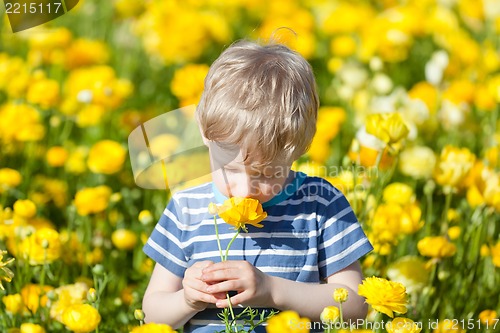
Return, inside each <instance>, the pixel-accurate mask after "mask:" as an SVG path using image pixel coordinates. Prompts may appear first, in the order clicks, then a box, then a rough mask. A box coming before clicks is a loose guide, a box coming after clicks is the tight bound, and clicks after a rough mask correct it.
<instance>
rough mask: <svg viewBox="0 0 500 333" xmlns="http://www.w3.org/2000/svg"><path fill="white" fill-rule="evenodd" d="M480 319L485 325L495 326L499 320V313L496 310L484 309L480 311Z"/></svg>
mask: <svg viewBox="0 0 500 333" xmlns="http://www.w3.org/2000/svg"><path fill="white" fill-rule="evenodd" d="M479 320H481V322H482V323H483V324H485V325H489V326H493V325H494V324H495V322H498V314H497V312H496V311H495V310H483V311H481V313H479Z"/></svg>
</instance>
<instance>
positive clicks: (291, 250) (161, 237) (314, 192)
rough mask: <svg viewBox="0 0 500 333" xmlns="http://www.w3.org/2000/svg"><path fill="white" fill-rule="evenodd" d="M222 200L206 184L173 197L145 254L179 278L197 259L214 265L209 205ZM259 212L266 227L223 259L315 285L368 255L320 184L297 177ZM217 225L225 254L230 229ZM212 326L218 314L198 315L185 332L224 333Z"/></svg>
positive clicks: (335, 193)
mask: <svg viewBox="0 0 500 333" xmlns="http://www.w3.org/2000/svg"><path fill="white" fill-rule="evenodd" d="M225 199H227V198H225V197H224V196H223V195H222V194H221V193H220V192H219V191H218V190H217V188H215V186H214V185H213V184H212V183H207V184H204V185H201V186H198V187H195V188H191V189H188V190H184V191H182V192H179V193H176V194H174V196H173V197H172V199H171V200H170V202H169V204H168V206H167V208H166V209H165V211H164V213H163V215H162V217H161V218H160V220H159V222H158V224H157V225H156V227H155V229H154V231H153V233H152V234H151V237H150V238H149V240H148V242H147V243H146V245H145V246H144V252H145V253H146V254H147V255H148V256H150V257H151V258H152V259H153V260H155V261H156V262H157V263H159V264H160V265H162V266H163V267H165V268H166V269H168V270H169V271H171V272H172V273H174V274H175V275H177V276H179V277H180V278H182V277H183V276H184V272H185V270H186V269H187V268H188V267H189V266H191V265H192V264H193V263H195V262H197V261H202V260H212V261H214V262H217V261H220V256H219V250H218V247H217V242H216V238H215V229H214V218H213V216H212V215H210V214H209V213H208V208H207V207H208V205H209V204H210V203H211V202H216V203H222V201H223V200H225ZM263 207H264V209H265V211H266V212H267V214H268V216H267V218H266V219H265V220H264V221H263V222H262V225H263V226H264V227H263V228H255V227H253V226H251V225H250V226H248V233H241V234H240V236H239V237H238V238H237V239H236V240H235V242H234V243H233V245H232V246H231V250H230V251H229V260H246V261H248V262H250V263H251V264H253V265H254V266H255V267H257V268H258V269H260V270H261V271H263V272H265V273H267V274H269V275H273V276H278V277H282V278H286V279H289V280H294V281H299V282H307V283H319V282H320V281H322V280H325V279H326V278H327V277H328V276H330V275H332V274H334V273H336V272H338V271H340V270H341V269H343V268H345V267H347V266H349V265H350V264H351V263H353V262H354V261H356V260H358V259H359V258H360V257H362V256H363V255H365V254H366V253H368V252H370V251H371V250H372V249H373V248H372V246H371V244H370V243H369V241H368V239H367V238H366V236H365V234H364V232H363V230H362V229H361V226H360V225H359V223H358V221H357V219H356V216H355V215H354V212H353V211H352V208H351V206H350V205H349V203H348V201H347V200H346V198H345V197H344V195H343V194H342V193H341V192H340V191H339V190H337V189H336V188H335V187H333V186H332V185H330V184H329V183H328V182H327V181H326V180H324V179H322V178H317V177H308V176H306V175H305V174H303V173H300V172H299V173H296V174H295V178H294V180H293V181H292V182H291V183H290V184H289V185H288V186H287V187H286V188H285V190H284V191H282V192H281V193H280V194H278V195H277V196H275V197H274V198H273V199H271V200H270V201H268V202H266V203H264V204H263ZM217 223H218V227H219V235H220V240H221V245H222V248H223V249H225V248H226V246H227V244H228V243H229V241H230V239H231V238H232V237H233V235H234V232H235V231H234V229H233V227H232V226H230V225H228V224H226V223H224V221H223V220H222V219H220V218H217ZM200 323H203V324H200ZM208 324H210V325H208ZM217 324H220V319H219V318H217V317H216V316H215V317H213V316H212V317H207V316H204V315H203V313H200V314H198V315H197V316H195V317H194V318H193V319H192V321H191V322H190V323H189V325H187V327H186V329H187V331H185V332H196V333H199V332H214V331H215V330H220V329H223V328H224V327H222V326H217Z"/></svg>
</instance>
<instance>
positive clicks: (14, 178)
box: [0, 168, 23, 193]
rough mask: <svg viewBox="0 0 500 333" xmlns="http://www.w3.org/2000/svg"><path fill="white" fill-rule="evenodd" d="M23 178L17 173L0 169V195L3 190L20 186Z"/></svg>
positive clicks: (7, 169) (12, 170) (8, 169)
mask: <svg viewBox="0 0 500 333" xmlns="http://www.w3.org/2000/svg"><path fill="white" fill-rule="evenodd" d="M22 179H23V177H22V176H21V174H20V173H19V171H17V170H14V169H10V168H2V169H0V193H2V191H3V189H4V188H9V187H16V186H18V185H19V184H21V181H22Z"/></svg>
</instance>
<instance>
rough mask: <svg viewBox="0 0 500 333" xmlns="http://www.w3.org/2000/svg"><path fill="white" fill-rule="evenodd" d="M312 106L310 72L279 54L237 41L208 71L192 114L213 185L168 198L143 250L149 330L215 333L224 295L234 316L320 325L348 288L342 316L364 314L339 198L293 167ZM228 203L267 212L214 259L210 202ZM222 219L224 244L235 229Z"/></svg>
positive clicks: (359, 248) (349, 217)
mask: <svg viewBox="0 0 500 333" xmlns="http://www.w3.org/2000/svg"><path fill="white" fill-rule="evenodd" d="M318 107H319V101H318V97H317V92H316V83H315V80H314V75H313V73H312V69H311V67H310V65H309V64H308V63H307V61H306V60H305V59H303V58H302V57H301V56H300V55H298V54H297V53H296V52H294V51H291V50H290V49H288V48H287V47H286V46H283V45H266V46H260V45H257V44H254V43H250V42H239V43H236V44H234V45H232V46H230V47H229V48H228V49H227V50H225V51H224V52H223V53H222V54H221V56H220V57H219V58H218V59H217V60H216V61H215V62H214V63H213V64H212V66H211V68H210V71H209V73H208V75H207V77H206V79H205V90H204V92H203V95H202V97H201V100H200V103H199V105H198V108H197V111H196V116H197V120H198V122H199V125H200V129H201V131H202V134H203V136H204V138H205V140H206V144H207V145H208V147H209V152H210V159H211V167H212V179H213V182H212V183H208V184H205V185H201V186H198V187H195V188H192V189H188V190H185V191H182V192H179V193H176V194H175V195H174V196H173V197H172V199H171V200H170V203H169V205H168V206H167V208H166V210H165V212H164V214H163V216H162V217H161V219H160V221H159V222H158V224H157V226H156V228H155V230H154V231H153V233H152V235H151V237H150V239H149V240H148V242H147V244H146V245H145V247H144V251H145V252H146V254H148V255H149V256H150V257H151V258H152V259H154V260H155V261H156V262H157V264H156V266H155V269H154V271H153V274H152V276H151V280H150V282H149V285H148V287H147V290H146V292H145V295H144V300H143V310H144V312H145V314H146V318H145V319H146V321H147V322H162V323H167V324H169V325H170V326H172V327H174V328H178V327H182V326H183V325H185V324H187V325H186V326H185V327H184V330H185V332H214V331H217V330H223V329H224V327H223V326H222V325H221V321H220V319H219V318H218V317H217V313H218V312H220V308H223V307H227V306H228V302H227V300H226V292H229V291H236V292H237V293H236V294H235V295H234V296H232V297H231V303H232V304H233V306H234V307H235V308H237V305H240V306H252V307H254V308H256V307H264V308H276V309H278V310H289V309H290V310H294V311H296V312H298V313H299V314H300V315H301V316H303V317H308V318H310V319H311V320H315V321H317V320H319V315H320V313H321V311H322V310H323V308H324V307H325V306H328V305H333V304H335V303H334V302H333V299H332V294H333V290H334V289H335V288H339V287H343V288H347V289H348V291H349V298H348V301H347V302H346V303H345V304H343V311H344V318H346V319H352V320H356V319H358V318H364V317H365V315H366V311H367V309H366V305H365V304H364V299H363V298H362V297H360V296H358V295H357V286H358V284H359V283H361V280H362V273H361V270H360V266H359V263H358V259H359V258H360V257H361V256H363V255H364V254H366V253H367V252H369V251H371V250H372V246H371V245H370V243H369V242H368V240H367V238H366V236H365V234H364V233H363V231H362V230H361V227H360V225H359V223H358V222H357V220H356V217H355V215H354V213H353V211H352V209H351V207H350V205H349V203H348V202H347V200H346V199H345V197H344V196H343V195H342V193H341V192H340V191H338V190H337V189H335V188H334V187H333V186H331V185H330V184H329V183H328V182H327V181H325V180H323V179H321V178H316V177H308V176H306V175H305V174H303V173H299V172H297V173H296V172H293V171H291V170H290V168H291V165H292V162H293V161H294V160H296V159H297V158H298V157H299V156H301V155H302V154H304V153H305V152H306V151H307V148H308V146H309V145H310V143H311V140H312V138H313V136H314V133H315V129H316V118H317V110H318ZM232 196H237V197H252V198H255V199H258V200H259V201H260V202H261V203H263V208H264V210H265V211H266V212H267V215H268V216H267V218H266V219H265V220H264V221H263V222H261V224H262V225H263V226H264V227H263V228H261V229H259V228H256V227H253V226H248V233H241V234H240V236H239V237H238V238H237V239H236V241H235V242H234V243H233V245H232V247H231V250H230V253H229V260H228V261H225V262H220V257H219V252H218V251H217V245H216V240H215V232H214V224H213V216H212V215H210V214H209V212H208V205H209V204H210V203H211V202H215V203H217V204H221V203H222V202H223V201H224V200H225V199H227V198H228V197H232ZM218 223H219V235H220V238H221V242H222V247H223V248H225V246H226V245H227V243H228V242H229V240H230V239H231V237H232V236H233V235H234V232H235V231H234V229H233V228H232V227H231V226H229V225H228V224H226V223H222V220H221V219H219V221H218ZM320 282H325V283H320Z"/></svg>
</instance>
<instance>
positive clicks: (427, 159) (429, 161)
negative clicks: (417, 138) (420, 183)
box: [399, 146, 436, 179]
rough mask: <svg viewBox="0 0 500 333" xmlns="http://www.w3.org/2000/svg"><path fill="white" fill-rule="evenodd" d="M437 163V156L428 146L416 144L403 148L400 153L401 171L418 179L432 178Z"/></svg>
mask: <svg viewBox="0 0 500 333" xmlns="http://www.w3.org/2000/svg"><path fill="white" fill-rule="evenodd" d="M435 164H436V156H435V155H434V152H433V151H432V149H430V148H428V147H424V146H414V147H411V148H407V149H405V150H403V151H402V152H401V154H400V160H399V169H400V170H401V172H402V173H403V174H405V175H407V176H411V177H414V178H417V179H428V178H431V177H432V172H433V170H434V166H435Z"/></svg>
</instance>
